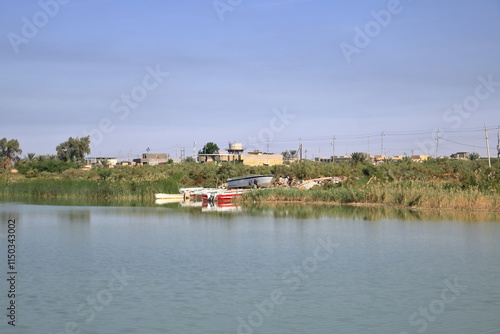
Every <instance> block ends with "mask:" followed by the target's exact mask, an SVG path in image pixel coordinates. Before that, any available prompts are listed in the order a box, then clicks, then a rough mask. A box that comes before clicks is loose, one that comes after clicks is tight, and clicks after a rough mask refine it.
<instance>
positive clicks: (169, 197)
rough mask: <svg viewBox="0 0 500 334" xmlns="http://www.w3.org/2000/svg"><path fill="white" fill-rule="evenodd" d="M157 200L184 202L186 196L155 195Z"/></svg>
mask: <svg viewBox="0 0 500 334" xmlns="http://www.w3.org/2000/svg"><path fill="white" fill-rule="evenodd" d="M155 198H156V199H170V200H183V199H184V194H155Z"/></svg>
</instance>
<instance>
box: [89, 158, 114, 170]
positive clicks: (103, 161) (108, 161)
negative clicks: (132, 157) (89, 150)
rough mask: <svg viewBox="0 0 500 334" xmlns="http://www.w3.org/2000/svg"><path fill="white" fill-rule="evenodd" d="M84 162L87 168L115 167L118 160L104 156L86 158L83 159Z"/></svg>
mask: <svg viewBox="0 0 500 334" xmlns="http://www.w3.org/2000/svg"><path fill="white" fill-rule="evenodd" d="M85 162H86V165H87V166H100V165H107V166H115V165H116V164H117V163H118V159H117V158H116V157H106V156H102V157H87V158H86V159H85ZM89 168H90V167H89Z"/></svg>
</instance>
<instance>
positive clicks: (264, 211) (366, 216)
mask: <svg viewBox="0 0 500 334" xmlns="http://www.w3.org/2000/svg"><path fill="white" fill-rule="evenodd" d="M10 202H11V203H12V202H20V203H26V204H34V205H52V206H74V207H104V206H106V207H111V208H112V207H115V208H116V210H106V213H105V214H109V215H118V216H120V215H124V214H125V213H124V212H123V210H120V208H121V207H128V208H134V209H133V210H127V212H126V215H134V216H136V217H138V218H140V217H146V216H151V215H157V216H165V215H168V214H172V212H177V213H189V214H192V215H198V214H205V215H207V214H214V215H218V216H221V217H226V218H228V219H229V218H230V217H231V216H233V215H235V214H244V215H250V216H268V217H276V218H287V217H290V218H298V219H309V218H324V217H327V218H332V219H339V218H344V219H355V220H366V221H378V220H382V219H394V220H401V221H460V222H471V223H472V222H500V212H480V211H477V212H465V211H454V210H418V209H413V210H409V209H400V208H391V207H383V206H351V205H332V204H282V203H271V204H269V203H266V204H263V203H253V204H247V203H245V204H244V205H236V204H234V203H224V204H217V203H215V204H208V203H202V202H190V203H183V202H181V203H165V204H157V203H155V201H154V199H151V200H143V201H138V200H134V201H131V200H95V199H81V198H80V199H78V198H72V199H53V198H16V199H14V200H12V199H11V200H10ZM2 215H4V216H5V215H6V213H5V212H4V213H2ZM65 215H69V216H65V217H61V218H60V220H61V221H64V222H68V221H70V222H79V223H81V222H87V223H89V222H90V221H91V218H90V213H89V212H88V211H86V210H80V211H78V210H77V211H72V212H71V213H65ZM7 216H9V219H10V218H11V217H12V216H13V215H12V214H7ZM7 216H5V217H7ZM0 219H1V216H0ZM5 220H6V218H4V219H2V221H5Z"/></svg>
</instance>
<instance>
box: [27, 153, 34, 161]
mask: <svg viewBox="0 0 500 334" xmlns="http://www.w3.org/2000/svg"><path fill="white" fill-rule="evenodd" d="M35 155H36V154H35V153H28V154H27V155H26V157H25V158H24V159H25V160H26V161H33V160H35Z"/></svg>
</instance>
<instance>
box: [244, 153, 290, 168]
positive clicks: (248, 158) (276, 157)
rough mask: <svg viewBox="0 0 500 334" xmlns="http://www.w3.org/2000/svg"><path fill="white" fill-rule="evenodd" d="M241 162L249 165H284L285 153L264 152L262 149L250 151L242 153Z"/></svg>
mask: <svg viewBox="0 0 500 334" xmlns="http://www.w3.org/2000/svg"><path fill="white" fill-rule="evenodd" d="M240 157H241V162H242V163H243V164H245V165H248V166H274V165H283V155H281V154H270V153H263V152H260V151H253V152H248V154H242V155H241V156H240Z"/></svg>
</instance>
